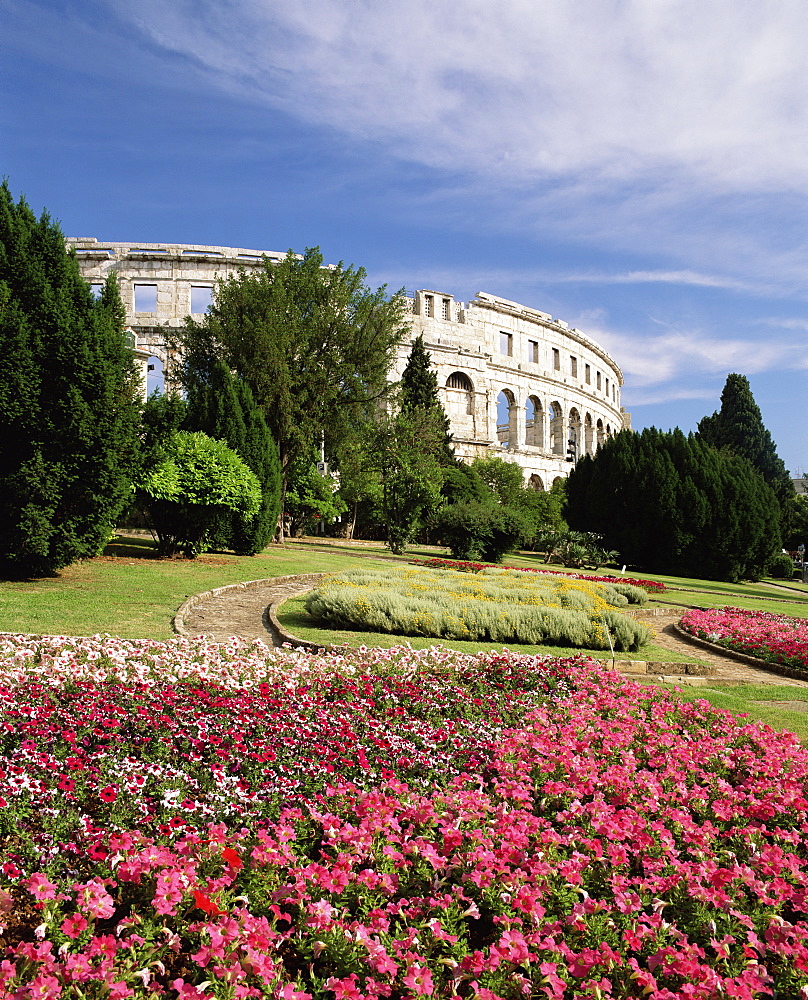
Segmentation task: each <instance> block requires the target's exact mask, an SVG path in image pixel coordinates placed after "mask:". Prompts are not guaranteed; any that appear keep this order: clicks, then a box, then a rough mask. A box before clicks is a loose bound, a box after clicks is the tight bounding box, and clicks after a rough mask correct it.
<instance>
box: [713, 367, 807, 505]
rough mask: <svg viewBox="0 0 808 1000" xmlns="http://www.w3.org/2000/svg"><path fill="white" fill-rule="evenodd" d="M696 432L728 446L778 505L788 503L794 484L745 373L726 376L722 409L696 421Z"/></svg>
mask: <svg viewBox="0 0 808 1000" xmlns="http://www.w3.org/2000/svg"><path fill="white" fill-rule="evenodd" d="M698 433H699V437H700V438H701V439H702V440H703V441H705V442H706V443H707V444H711V445H712V446H713V447H714V448H727V449H728V450H729V451H731V452H732V453H733V454H735V455H740V456H741V458H746V459H748V460H749V461H750V462H751V463H752V465H754V467H755V468H756V469H757V470H758V472H759V473H760V474H761V475H762V476H763V478H764V480H765V481H766V482H767V483H768V484H769V486H770V487H771V488H772V489H773V490H774V493H775V495H776V497H777V500H778V503H779V504H780V506H781V507H785V506H786V505H787V503H788V499H789V497H791V496H792V495H793V493H794V486H793V484H792V482H791V477H790V476H789V474H788V471H787V470H786V467H785V465H784V463H783V461H782V459H781V458H780V457H779V456H778V454H777V448H776V447H775V444H774V441H773V440H772V436H771V434H770V433H769V431H768V430H766V428H765V426H764V425H763V417H762V415H761V413H760V407H759V406H758V405H757V403H756V402H755V397H754V396H753V395H752V390H751V389H750V388H749V380H748V379H747V378H746V377H745V376H744V375H737V374H731V375H728V376H727V381H726V383H725V384H724V389H723V392H722V393H721V409H720V410H717V411H716V412H715V413H713V414H712V416H709V417H704V418H703V419H702V420H700V421H699V425H698Z"/></svg>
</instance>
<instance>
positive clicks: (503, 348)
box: [499, 331, 513, 358]
mask: <svg viewBox="0 0 808 1000" xmlns="http://www.w3.org/2000/svg"><path fill="white" fill-rule="evenodd" d="M499 353H500V354H504V355H505V356H506V357H509V358H510V357H511V356H512V355H513V334H510V333H503V332H502V331H500V334H499Z"/></svg>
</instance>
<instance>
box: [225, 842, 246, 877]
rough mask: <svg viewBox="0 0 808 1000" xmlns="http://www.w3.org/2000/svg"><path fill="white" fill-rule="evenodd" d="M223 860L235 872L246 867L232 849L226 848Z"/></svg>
mask: <svg viewBox="0 0 808 1000" xmlns="http://www.w3.org/2000/svg"><path fill="white" fill-rule="evenodd" d="M222 860H223V861H224V862H225V863H226V864H227V865H229V866H230V867H231V868H232V869H233V870H234V871H238V870H239V868H243V867H244V862H243V861H242V860H241V858H240V857H239V856H238V854H236V852H235V851H234V850H233V848H232V847H225V849H224V850H223V851H222Z"/></svg>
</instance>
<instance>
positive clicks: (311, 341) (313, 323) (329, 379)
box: [176, 248, 406, 491]
mask: <svg viewBox="0 0 808 1000" xmlns="http://www.w3.org/2000/svg"><path fill="white" fill-rule="evenodd" d="M364 281H365V272H364V270H363V269H362V268H354V267H345V266H344V265H343V264H341V263H340V264H337V265H335V266H334V267H325V266H324V261H323V257H322V254H321V253H320V251H319V249H317V248H314V249H308V250H306V252H305V254H304V255H303V256H302V257H298V256H297V255H295V254H294V253H292V252H291V251H290V252H289V253H288V254H287V255H286V257H285V258H284V260H282V261H280V262H278V263H272V262H270V261H269V259H265V260H264V266H263V267H262V268H260V269H258V270H256V271H254V272H251V273H249V274H248V273H246V272H244V271H242V272H240V273H239V274H238V275H236V276H233V277H230V278H227V279H226V280H224V281H222V282H220V283H219V284H218V285H217V287H216V293H215V295H214V300H213V304H212V306H211V308H210V310H209V311H208V313H207V315H206V316H205V317H204V319H203V320H201V321H199V322H196V321H194V320H192V319H190V318H189V319H188V320H187V321H186V324H185V327H184V328H183V330H182V332H181V336H180V338H179V341H178V343H177V344H176V347H177V348H178V349H179V353H180V358H181V360H180V364H179V371H178V375H179V379H180V381H181V382H182V384H183V385H188V384H190V383H191V382H192V381H193V379H194V377H195V376H196V374H197V372H201V373H202V374H203V375H204V373H205V372H207V371H209V370H210V367H211V364H212V360H213V359H220V360H221V361H223V362H224V364H225V365H226V366H227V367H228V368H229V369H230V370H231V371H233V372H235V373H236V374H237V375H238V376H239V377H240V378H241V379H243V380H244V382H245V383H246V384H247V385H248V386H249V387H250V389H251V391H252V394H253V396H254V398H255V401H256V403H257V404H258V405H259V406H260V407H261V410H262V411H263V414H264V417H265V419H266V422H267V425H268V426H269V428H270V430H271V432H272V436H273V438H274V439H275V441H276V442H277V444H278V449H279V453H280V460H281V467H282V475H283V484H284V485H283V489H284V491H285V484H286V470H287V469H288V467H289V464H290V462H293V461H294V460H295V458H296V457H298V456H299V455H301V454H303V453H305V452H307V451H308V449H309V448H311V445H312V442H316V441H319V440H320V438H321V435H324V436H325V439H326V448H327V450H328V452H329V453H333V452H334V451H335V446H336V443H337V442H338V441H339V440H340V439H341V438H342V437H343V436H344V434H345V432H346V430H347V429H348V428H349V427H350V425H351V422H352V420H353V419H354V418H355V416H356V414H357V412H358V411H360V410H361V409H363V408H366V407H367V405H368V401H369V400H372V399H377V398H381V397H382V396H383V395H384V393H385V391H386V389H387V373H388V372H389V370H390V366H391V364H392V361H393V358H394V356H395V350H396V348H397V346H398V344H399V343H400V342H401V340H402V338H403V336H404V334H405V332H406V326H405V324H404V322H403V299H402V298H401V296H400V295H397V296H394V297H393V298H392V299H390V298H388V297H387V295H386V292H385V289H384V288H379V289H377V290H376V291H375V292H374V291H371V290H370V289H369V288H367V287H366V285H365V283H364Z"/></svg>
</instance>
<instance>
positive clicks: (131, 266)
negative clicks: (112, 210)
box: [67, 238, 630, 489]
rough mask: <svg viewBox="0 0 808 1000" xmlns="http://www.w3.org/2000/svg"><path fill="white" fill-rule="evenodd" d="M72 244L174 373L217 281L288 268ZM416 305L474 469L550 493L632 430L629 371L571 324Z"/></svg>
mask: <svg viewBox="0 0 808 1000" xmlns="http://www.w3.org/2000/svg"><path fill="white" fill-rule="evenodd" d="M67 243H68V246H70V247H72V248H73V249H74V250H75V252H76V256H77V258H78V261H79V265H80V267H81V270H82V273H83V275H84V277H85V278H86V279H87V281H88V282H90V284H91V285H95V286H96V288H98V289H99V290H100V286H101V284H102V283H103V282H104V280H105V278H106V276H107V274H108V273H109V272H110V271H115V272H116V274H117V276H118V281H119V283H120V287H121V298H122V300H123V304H124V307H125V309H126V314H127V322H128V324H129V328H130V329H131V331H132V332H133V333H134V335H135V339H136V346H137V349H138V351H139V354H140V356H141V358H144V359H145V358H148V356H149V355H155V356H156V357H158V358H160V360H161V361H162V362H163V363H164V364H166V363H168V362H170V358H169V356H168V349H167V345H166V330H167V329H170V328H178V327H180V326H182V324H183V322H184V319H185V317H186V316H188V315H191V316H194V317H195V318H200V319H201V317H202V316H203V315H204V313H205V309H206V308H207V303H208V302H209V301H210V297H211V296H212V294H213V290H214V287H215V284H216V281H217V280H221V279H224V278H227V277H229V276H231V275H235V274H237V273H238V272H239V271H240V270H242V269H244V270H247V271H249V270H252V269H254V268H257V267H260V266H261V262H262V258H263V257H264V256H266V257H268V258H269V259H270V260H281V259H282V258H283V257H284V256H285V255H284V254H283V253H280V252H277V251H267V252H266V253H265V254H264V253H262V252H260V251H256V250H248V249H240V248H235V247H214V246H203V245H196V244H195V245H187V244H168V243H114V242H113V243H107V242H100V241H98V240H96V239H80V238H69V239H68V240H67ZM407 302H408V309H409V314H408V318H409V322H410V324H411V328H412V335H411V338H410V340H411V339H414V338H415V337H417V336H418V335H419V334H423V337H424V343H425V345H426V348H427V350H428V351H429V352H430V354H431V356H432V364H433V366H434V368H435V370H436V371H437V375H438V385H439V386H440V392H441V396H442V402H443V404H444V406H445V408H446V412H447V414H448V416H449V419H450V421H451V429H452V433H453V435H454V443H455V448H456V451H457V453H458V455H459V456H460V457H461V458H462V459H464V460H465V461H469V462H470V461H473V460H474V458H476V457H478V456H480V457H484V456H487V455H498V456H500V457H502V458H505V459H506V460H508V461H512V462H516V464H517V465H519V466H520V467H521V468H522V469H523V471H524V473H525V476H526V479H527V480H528V481H530V482H531V484H532V485H533V486H535V487H536V488H541V489H549V487H550V486H551V485H552V483H553V481H554V480H555V479H557V478H563V477H565V476H567V475H568V474H569V471H570V469H571V468H572V463H573V461H574V459H575V458H576V457H579V456H580V455H582V454H584V453H589V454H591V453H593V452H594V451H595V450H596V449H597V447H598V444H599V443H602V442H603V441H604V440H605V439H606V438H607V437H608V436H610V435H611V434H613V433H615V432H616V431H618V430H620V429H621V428H622V427H628V426H630V417H629V415H628V414H627V413H626V412H625V411H624V410H623V409H622V408H621V405H620V390H621V388H622V385H623V374H622V372H621V370H620V368H619V367H618V366H617V364H616V363H615V362H614V360H613V359H612V358H610V357H609V355H608V354H607V353H606V352H605V351H604V350H603V349H602V348H601V347H600V346H599V345H598V344H596V343H595V342H594V341H593V340H591V339H589V338H588V337H586V336H585V335H584V334H583V333H581V332H580V331H579V330H576V329H570V327H569V326H568V324H566V323H565V322H563V321H562V320H559V319H553V318H552V317H551V316H550V315H549V314H547V313H543V312H540V311H538V310H535V309H530V308H528V307H527V306H523V305H520V304H519V303H517V302H511V301H509V300H507V299H502V298H498V297H497V296H494V295H490V294H488V293H485V292H480V293H479V294H478V295H477V297H476V298H475V299H473V300H472V301H471V302H469V303H467V304H464V303H462V302H459V301H456V300H455V299H454V297H453V296H452V295H447V294H445V293H442V292H437V291H431V290H428V289H425V290H421V291H417V292H415V293H413V295H412V296H411V297H409V298H408V300H407ZM409 349H410V341H409V340H408V341H407V342H406V343H404V344H402V346H401V348H400V349H399V352H398V357H397V360H396V363H395V366H394V369H393V372H392V374H391V377H392V378H393V379H398V378H400V377H401V374H402V373H403V371H404V366H405V365H406V362H407V356H408V354H409ZM143 363H144V366H145V361H144V362H143ZM498 411H499V412H498Z"/></svg>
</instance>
